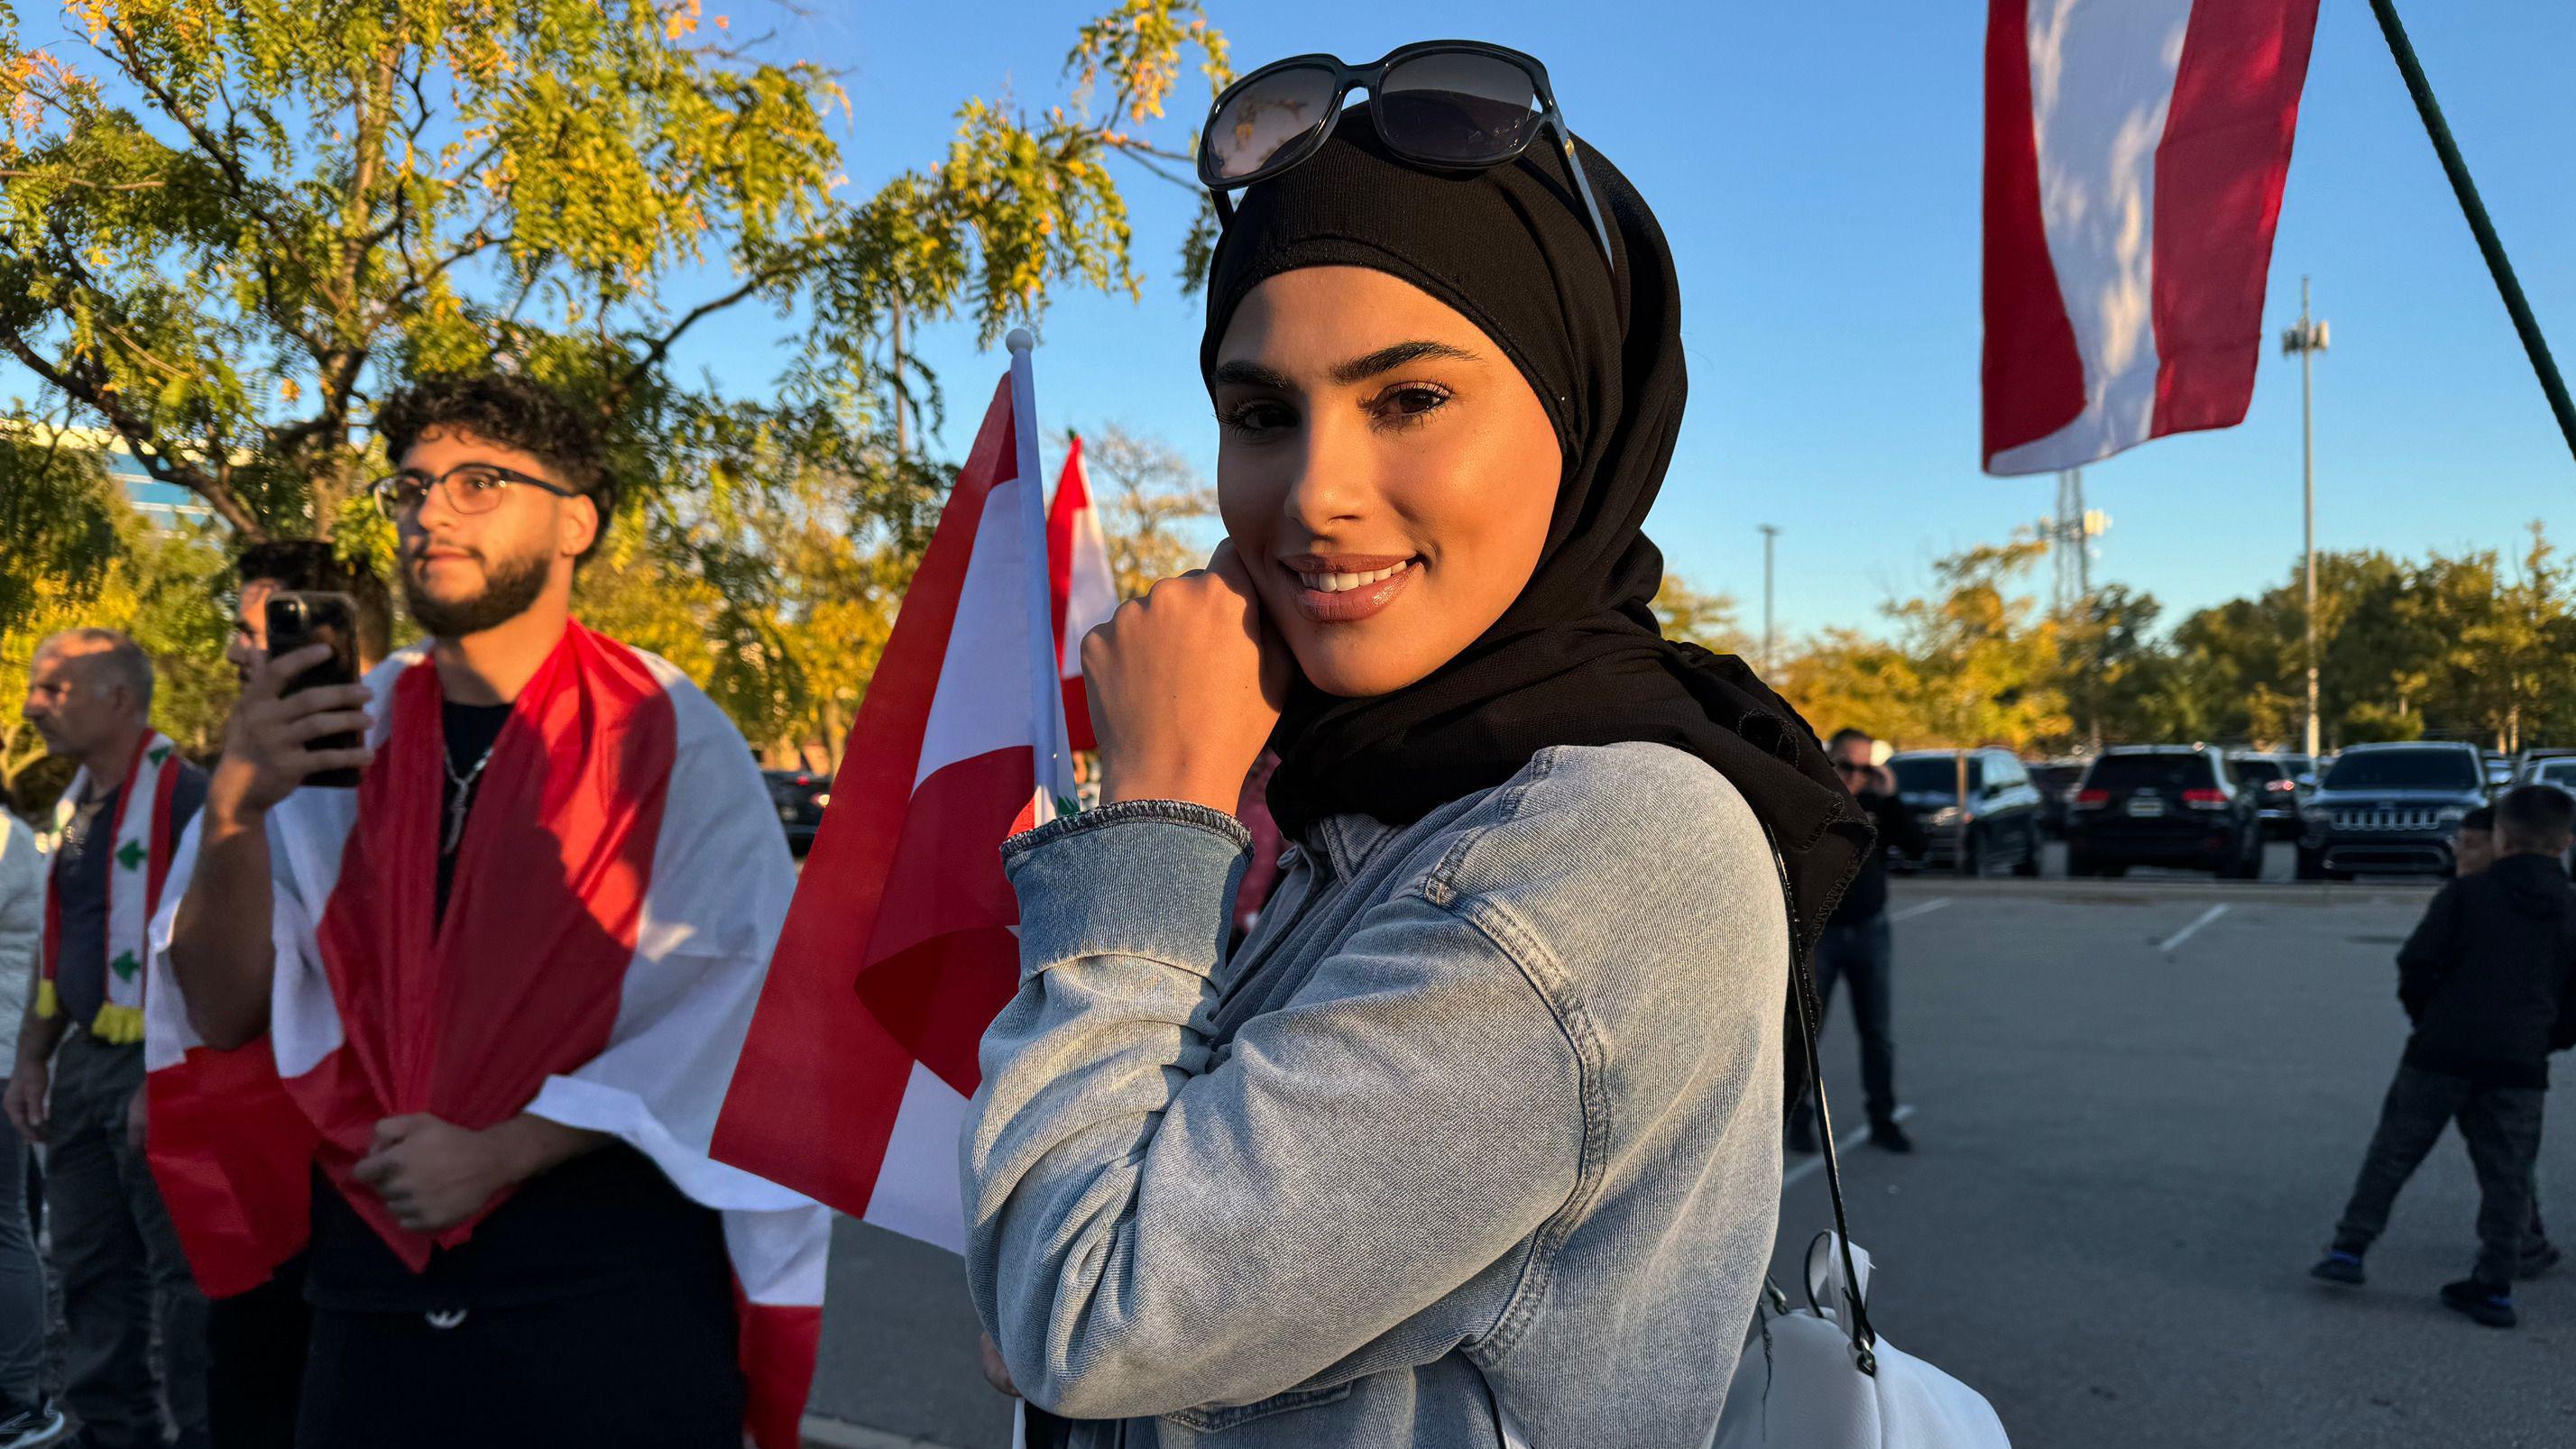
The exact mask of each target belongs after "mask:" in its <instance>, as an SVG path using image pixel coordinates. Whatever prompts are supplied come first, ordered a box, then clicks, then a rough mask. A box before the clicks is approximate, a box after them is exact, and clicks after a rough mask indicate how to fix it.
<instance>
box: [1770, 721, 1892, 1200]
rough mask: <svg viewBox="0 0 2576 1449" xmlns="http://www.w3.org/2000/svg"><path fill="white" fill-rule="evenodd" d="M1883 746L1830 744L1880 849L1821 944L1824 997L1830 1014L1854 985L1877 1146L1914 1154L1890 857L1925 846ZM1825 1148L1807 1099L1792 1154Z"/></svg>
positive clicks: (1855, 737)
mask: <svg viewBox="0 0 2576 1449" xmlns="http://www.w3.org/2000/svg"><path fill="white" fill-rule="evenodd" d="M1877 743H1878V742H1877V741H1876V740H1874V739H1872V738H1870V736H1869V734H1868V733H1867V732H1866V731H1863V730H1856V729H1846V730H1841V731H1838V732H1836V734H1835V735H1834V737H1833V739H1832V741H1831V742H1829V743H1828V744H1827V745H1826V746H1825V752H1826V753H1827V754H1829V755H1831V756H1832V757H1833V761H1834V772H1835V773H1836V774H1838V775H1840V776H1842V781H1843V788H1845V789H1847V790H1849V791H1851V792H1852V798H1853V799H1855V800H1858V801H1859V802H1860V805H1861V808H1862V809H1864V810H1867V811H1868V812H1869V814H1870V818H1871V819H1872V820H1875V821H1876V822H1878V844H1877V845H1876V846H1875V847H1873V848H1872V849H1871V850H1870V853H1869V855H1868V856H1867V857H1866V858H1865V859H1863V860H1862V861H1861V864H1860V873H1859V874H1857V875H1855V876H1853V877H1852V883H1851V887H1850V889H1848V890H1846V891H1844V892H1843V898H1842V903H1841V904H1840V905H1838V906H1836V907H1835V908H1834V914H1833V916H1832V917H1831V919H1829V920H1828V921H1827V922H1826V923H1825V933H1824V935H1823V937H1822V938H1820V939H1819V940H1818V941H1817V942H1816V960H1815V968H1816V999H1817V1001H1818V1003H1819V1004H1820V1005H1821V1006H1823V1007H1826V1008H1828V1009H1830V1008H1831V1007H1832V1005H1833V1000H1834V983H1835V982H1836V981H1838V980H1849V981H1850V982H1851V999H1852V1024H1853V1025H1854V1026H1856V1027H1858V1028H1859V1029H1860V1080H1861V1090H1862V1092H1863V1094H1864V1095H1865V1096H1866V1097H1867V1099H1868V1104H1869V1141H1870V1145H1871V1146H1873V1147H1883V1148H1885V1149H1887V1150H1888V1151H1890V1152H1911V1151H1913V1150H1914V1142H1913V1139H1911V1138H1909V1137H1907V1136H1906V1135H1905V1129H1904V1128H1903V1127H1901V1126H1899V1125H1897V1121H1896V1043H1895V1040H1894V1039H1893V1037H1892V1036H1891V1035H1890V1034H1889V1026H1888V1017H1889V1011H1888V996H1889V986H1890V980H1889V977H1890V975H1891V974H1892V973H1891V972H1890V970H1889V967H1890V963H1891V962H1892V960H1893V959H1894V955H1895V933H1894V931H1893V930H1891V929H1890V927H1889V926H1888V922H1887V852H1888V851H1889V849H1890V848H1894V849H1897V850H1901V851H1904V852H1905V853H1906V854H1907V855H1910V856H1913V857H1915V858H1917V859H1920V858H1922V855H1923V851H1924V848H1925V841H1924V839H1923V831H1922V828H1921V827H1920V826H1918V825H1916V824H1915V823H1914V813H1913V812H1912V811H1910V810H1908V809H1906V808H1905V803H1904V802H1903V801H1901V800H1899V799H1897V798H1896V778H1895V776H1894V775H1893V774H1891V773H1890V772H1889V771H1888V768H1887V767H1886V766H1885V765H1882V764H1879V763H1878V762H1877V761H1876V760H1874V759H1872V758H1871V756H1872V754H1873V753H1874V751H1875V747H1876V745H1877ZM1817 1148H1818V1144H1817V1141H1816V1113H1815V1104H1814V1103H1813V1102H1807V1101H1801V1102H1800V1103H1799V1104H1798V1105H1797V1107H1796V1108H1795V1109H1794V1110H1792V1111H1791V1112H1790V1114H1789V1149H1790V1150H1791V1151H1793V1152H1814V1151H1816V1150H1817Z"/></svg>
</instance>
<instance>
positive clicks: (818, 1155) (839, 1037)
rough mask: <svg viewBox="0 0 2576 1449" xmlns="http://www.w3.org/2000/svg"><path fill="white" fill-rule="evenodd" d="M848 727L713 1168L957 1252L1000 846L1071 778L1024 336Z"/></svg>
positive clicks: (1001, 914) (997, 962)
mask: <svg viewBox="0 0 2576 1449" xmlns="http://www.w3.org/2000/svg"><path fill="white" fill-rule="evenodd" d="M1012 346H1013V353H1014V355H1013V358H1012V363H1011V373H1010V376H1009V377H1007V378H1005V379H1004V381H1003V383H1002V385H1001V386H1000V387H999V388H997V389H996V390H995V392H994V394H993V401H992V405H991V407H990V408H989V409H988V410H987V411H986V413H985V416H984V423H983V427H982V429H981V430H980V431H979V432H978V433H977V435H976V438H975V447H974V451H973V452H972V454H970V455H969V456H968V458H967V460H966V466H965V467H964V468H963V469H962V470H960V471H959V473H958V475H957V484H956V488H955V491H954V492H952V493H951V494H950V495H949V498H948V503H947V506H946V508H945V509H944V510H943V511H942V513H941V515H940V519H939V526H938V529H937V530H936V531H935V532H934V533H933V534H932V536H931V540H930V548H929V550H928V551H927V552H926V553H925V554H924V555H923V557H922V561H921V568H920V570H919V571H918V572H917V573H915V574H914V576H913V581H912V587H911V589H910V591H909V592H908V593H907V594H906V595H905V598H904V601H903V608H902V612H901V614H900V615H899V617H898V618H897V619H896V621H895V626H894V631H893V634H892V635H891V636H890V637H889V639H888V640H887V643H886V649H885V656H884V658H883V660H882V661H880V663H879V664H878V666H877V671H876V674H875V677H874V678H873V679H872V680H871V682H870V683H869V685H868V693H867V698H866V700H865V702H864V703H863V704H862V705H861V707H860V710H859V717H858V720H857V722H856V723H855V724H854V726H853V727H852V729H851V731H850V736H849V741H848V746H847V749H846V751H845V753H844V755H843V758H842V762H841V768H840V771H839V773H838V774H837V775H835V776H834V778H833V784H832V803H831V805H830V807H829V808H828V809H827V810H826V811H825V813H824V816H823V823H822V828H821V830H820V831H819V832H818V833H817V835H816V836H815V840H814V848H813V851H812V853H811V854H810V855H808V856H807V857H806V862H805V874H804V878H803V879H802V881H801V882H800V883H799V885H798V887H797V892H796V902H795V905H794V908H793V909H792V910H790V912H789V913H788V918H787V927H786V930H785V931H784V933H783V934H781V936H780V937H779V942H778V955H777V958H776V959H775V960H774V961H773V962H772V963H771V966H770V971H769V979H768V984H767V985H766V987H765V988H764V989H763V991H762V993H761V1000H760V1007H759V1011H758V1013H757V1014H756V1015H755V1016H754V1017H753V1019H752V1024H751V1031H750V1035H749V1037H748V1038H747V1039H746V1040H745V1042H744V1044H743V1051H742V1061H741V1065H740V1067H739V1068H738V1069H737V1070H736V1071H735V1073H734V1080H733V1090H732V1093H731V1095H730V1096H728V1097H727V1099H726V1101H725V1106H724V1113H723V1115H722V1117H721V1118H719V1119H718V1121H717V1124H716V1131H715V1152H716V1154H717V1156H719V1157H720V1158H722V1159H724V1160H725V1161H728V1162H733V1163H738V1164H740V1165H741V1166H743V1167H746V1168H748V1169H750V1170H751V1171H753V1172H756V1173H758V1174H760V1175H761V1176H763V1177H766V1178H770V1179H772V1180H775V1181H778V1182H783V1183H786V1184H788V1185H789V1186H791V1187H794V1188H796V1189H798V1190H800V1191H802V1192H806V1193H809V1194H811V1195H812V1196H814V1197H816V1198H818V1199H820V1200H822V1201H823V1202H826V1203H829V1204H831V1205H832V1206H833V1207H836V1208H839V1209H841V1210H842V1211H844V1212H847V1213H851V1214H853V1215H855V1216H859V1217H863V1218H865V1219H866V1220H867V1221H869V1222H872V1223H876V1224H878V1225H880V1226H883V1227H887V1228H891V1229H893V1230H895V1231H897V1232H901V1233H904V1234H906V1235H908V1236H911V1237H915V1238H919V1239H922V1240H924V1241H927V1242H932V1243H937V1244H940V1245H942V1246H944V1247H947V1248H950V1249H952V1250H962V1247H963V1243H964V1238H965V1214H964V1209H963V1207H962V1205H961V1202H960V1199H959V1194H958V1179H957V1134H958V1128H959V1125H960V1123H961V1122H962V1121H963V1119H964V1114H965V1109H966V1100H967V1098H968V1097H969V1096H971V1095H972V1094H973V1092H974V1090H975V1087H976V1084H977V1083H978V1081H979V1080H980V1079H981V1073H980V1071H979V1069H978V1067H977V1064H976V1047H977V1044H978V1043H979V1042H980V1041H981V1040H982V1038H983V1034H984V1029H985V1027H986V1026H988V1025H990V1024H991V1022H992V1019H993V1016H994V1014H995V1013H996V1012H998V1011H1000V1010H1001V1008H1002V1007H1003V1005H1004V1004H1006V1003H1007V1002H1008V1001H1009V1000H1010V999H1011V996H1012V993H1013V992H1014V991H1015V990H1016V989H1017V988H1018V985H1019V974H1020V967H1019V961H1020V957H1019V940H1018V935H1017V926H1018V922H1019V906H1018V903H1017V902H1016V901H1015V900H1014V899H1013V897H1012V895H1011V888H1010V883H1009V882H1008V881H1007V880H1005V879H1004V878H1003V875H1002V858H1001V844H1002V841H1003V840H1004V839H1005V838H1006V837H1008V836H1009V835H1011V834H1012V833H1013V832H1015V831H1018V830H1023V829H1026V828H1028V827H1030V826H1032V825H1035V824H1038V823H1042V822H1044V821H1046V820H1048V819H1051V818H1053V817H1054V815H1055V814H1056V813H1057V810H1058V802H1059V801H1069V800H1070V799H1071V797H1072V795H1073V789H1074V787H1073V782H1072V779H1071V777H1070V775H1069V773H1068V770H1067V766H1066V759H1065V750H1064V745H1063V740H1064V716H1063V709H1062V700H1063V697H1064V696H1063V694H1062V692H1061V688H1060V686H1061V682H1062V681H1061V676H1060V675H1059V673H1058V670H1057V664H1056V654H1055V647H1054V641H1055V639H1056V637H1057V634H1056V630H1055V628H1054V616H1053V611H1052V609H1051V608H1050V602H1049V589H1048V583H1047V568H1046V529H1045V520H1044V515H1043V512H1042V510H1041V503H1042V500H1041V498H1040V496H1039V493H1040V489H1041V486H1042V482H1041V475H1040V474H1039V471H1038V462H1037V428H1036V418H1035V406H1034V404H1033V402H1032V399H1031V383H1030V377H1029V365H1028V355H1027V352H1026V349H1025V335H1024V334H1014V335H1013V342H1012Z"/></svg>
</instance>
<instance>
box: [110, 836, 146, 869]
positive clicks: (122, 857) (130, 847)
mask: <svg viewBox="0 0 2576 1449" xmlns="http://www.w3.org/2000/svg"><path fill="white" fill-rule="evenodd" d="M116 863H117V864H118V865H121V866H124V867H125V868H126V869H127V870H133V869H134V868H136V867H137V866H140V865H142V864H143V842H141V841H139V840H129V841H127V842H125V843H124V844H123V845H120V846H118V847H117V848H116Z"/></svg>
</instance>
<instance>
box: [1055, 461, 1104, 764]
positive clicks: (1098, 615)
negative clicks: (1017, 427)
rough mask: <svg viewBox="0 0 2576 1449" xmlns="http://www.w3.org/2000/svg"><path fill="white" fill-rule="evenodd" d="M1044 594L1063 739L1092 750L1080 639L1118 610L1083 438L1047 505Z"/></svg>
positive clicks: (1069, 744) (1094, 745) (1094, 744)
mask: <svg viewBox="0 0 2576 1449" xmlns="http://www.w3.org/2000/svg"><path fill="white" fill-rule="evenodd" d="M1047 594H1048V602H1049V605H1050V607H1051V609H1052V611H1053V615H1052V617H1053V620H1054V624H1055V664H1056V673H1057V675H1059V676H1060V677H1061V678H1062V679H1063V681H1064V730H1065V744H1066V747H1067V748H1069V749H1076V750H1096V749H1098V748H1100V741H1099V740H1098V738H1096V737H1095V736H1094V735H1093V734H1092V732H1091V696H1090V695H1089V694H1088V693H1086V692H1085V691H1084V689H1083V685H1082V639H1083V636H1084V635H1086V634H1089V633H1090V632H1091V631H1092V630H1094V629H1096V628H1099V627H1100V626H1101V625H1103V624H1106V623H1108V622H1109V616H1110V615H1112V614H1114V613H1117V612H1118V580H1117V579H1116V578H1114V577H1113V576H1111V574H1110V572H1109V543H1108V540H1107V539H1105V538H1103V537H1102V536H1101V532H1100V510H1099V509H1098V508H1096V507H1094V506H1093V505H1092V502H1091V470H1090V469H1088V468H1085V467H1084V466H1083V463H1082V438H1081V436H1080V435H1079V434H1077V435H1075V437H1074V440H1073V446H1072V447H1070V448H1068V449H1066V450H1065V455H1064V475H1063V476H1062V477H1060V478H1058V479H1057V480H1056V485H1055V502H1054V503H1053V504H1052V505H1050V506H1049V507H1048V509H1047Z"/></svg>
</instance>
